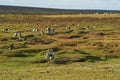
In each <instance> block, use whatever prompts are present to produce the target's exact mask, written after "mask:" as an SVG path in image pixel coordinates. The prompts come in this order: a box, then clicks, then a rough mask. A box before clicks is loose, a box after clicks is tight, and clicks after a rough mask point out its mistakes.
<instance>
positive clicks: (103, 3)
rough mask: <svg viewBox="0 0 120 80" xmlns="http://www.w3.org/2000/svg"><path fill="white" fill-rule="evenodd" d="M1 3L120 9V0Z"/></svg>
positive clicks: (7, 0) (3, 0)
mask: <svg viewBox="0 0 120 80" xmlns="http://www.w3.org/2000/svg"><path fill="white" fill-rule="evenodd" d="M0 5H14V6H28V7H44V8H59V9H104V10H120V0H0Z"/></svg>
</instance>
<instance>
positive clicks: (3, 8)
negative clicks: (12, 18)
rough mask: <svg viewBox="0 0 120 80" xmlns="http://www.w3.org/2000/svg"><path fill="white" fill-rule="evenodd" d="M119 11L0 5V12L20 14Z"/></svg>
mask: <svg viewBox="0 0 120 80" xmlns="http://www.w3.org/2000/svg"><path fill="white" fill-rule="evenodd" d="M106 12H107V13H120V10H74V9H53V8H38V7H21V6H5V5H0V13H15V14H18V13H20V14H21V13H22V14H28V13H29V14H32V13H34V14H58V13H59V14H60V13H61V14H65V13H69V14H79V13H106Z"/></svg>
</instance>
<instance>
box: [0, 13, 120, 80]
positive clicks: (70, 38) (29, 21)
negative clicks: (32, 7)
mask: <svg viewBox="0 0 120 80" xmlns="http://www.w3.org/2000/svg"><path fill="white" fill-rule="evenodd" d="M119 16H120V14H107V15H106V14H81V15H75V14H74V15H40V14H28V15H26V14H16V15H14V14H0V29H1V31H0V80H119V76H120V64H119V63H120V26H119V25H120V17H119ZM48 26H50V27H52V28H55V29H56V33H55V34H54V35H48V34H46V35H41V34H40V31H41V30H43V31H44V32H45V33H46V28H47V27H48ZM66 26H67V27H70V29H71V30H68V29H66ZM87 26H90V29H86V27H87ZM94 26H95V27H94ZM34 27H37V28H38V29H39V31H38V32H32V29H33V28H34ZM5 28H9V31H5V32H3V31H2V29H5ZM17 31H21V32H22V36H23V37H25V36H27V37H28V38H27V40H23V38H22V39H18V38H15V37H14V33H15V32H17ZM11 43H14V46H15V48H14V49H13V50H9V49H8V48H9V45H10V44H11ZM48 48H51V49H52V50H53V51H54V52H55V59H54V60H51V61H47V60H45V54H46V53H47V49H48Z"/></svg>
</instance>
